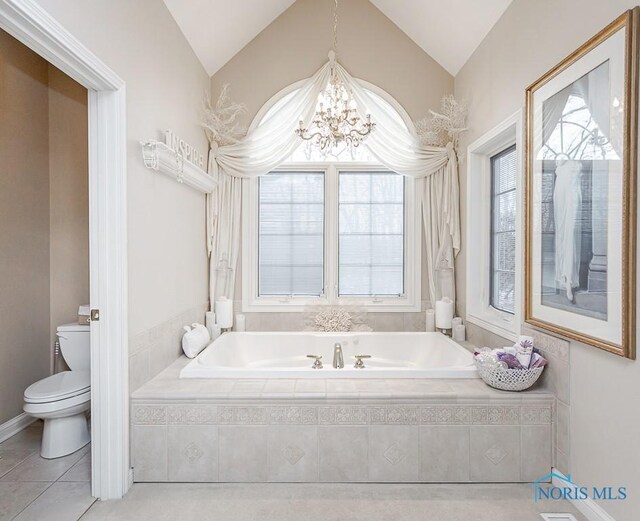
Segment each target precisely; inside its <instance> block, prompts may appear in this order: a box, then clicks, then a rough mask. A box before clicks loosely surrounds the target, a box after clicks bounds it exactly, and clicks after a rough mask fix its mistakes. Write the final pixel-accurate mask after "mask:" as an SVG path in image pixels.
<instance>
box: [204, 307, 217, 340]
mask: <svg viewBox="0 0 640 521" xmlns="http://www.w3.org/2000/svg"><path fill="white" fill-rule="evenodd" d="M204 325H205V326H207V330H208V331H209V336H210V337H211V338H213V332H214V330H213V328H214V327H215V325H216V314H215V313H214V312H213V311H207V312H206V313H205V314H204Z"/></svg>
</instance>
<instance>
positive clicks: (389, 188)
mask: <svg viewBox="0 0 640 521" xmlns="http://www.w3.org/2000/svg"><path fill="white" fill-rule="evenodd" d="M404 199H405V197H404V179H403V177H402V176H400V175H398V174H395V173H393V172H341V173H340V175H339V201H338V206H339V210H338V213H339V215H338V230H339V238H338V239H339V244H338V248H339V255H338V257H339V259H338V262H339V266H338V272H339V281H338V293H339V295H341V296H342V295H358V296H373V295H380V296H382V295H402V294H403V293H404V213H405V212H404Z"/></svg>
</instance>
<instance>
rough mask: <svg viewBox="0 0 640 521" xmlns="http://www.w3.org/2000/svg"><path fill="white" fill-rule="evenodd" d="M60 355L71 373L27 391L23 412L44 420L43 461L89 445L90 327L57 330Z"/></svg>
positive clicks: (44, 381) (80, 326) (54, 377)
mask: <svg viewBox="0 0 640 521" xmlns="http://www.w3.org/2000/svg"><path fill="white" fill-rule="evenodd" d="M57 336H58V339H59V341H60V351H61V352H62V356H63V358H64V360H65V362H67V365H68V366H69V368H70V369H71V371H63V372H61V373H57V374H54V375H52V376H48V377H47V378H43V379H42V380H40V381H38V382H36V383H34V384H32V385H30V386H29V387H27V390H26V391H25V392H24V407H23V409H24V412H26V413H27V414H29V415H30V416H34V417H35V418H40V419H42V420H44V431H43V433H42V447H41V449H40V455H41V456H42V457H43V458H49V459H50V458H59V457H61V456H66V455H67V454H71V453H72V452H75V451H77V450H78V449H80V448H82V447H84V446H85V445H86V444H87V443H89V440H90V436H89V428H88V426H87V416H86V412H87V411H88V410H89V408H90V407H91V373H90V360H91V358H90V348H91V340H90V339H91V336H90V332H89V325H78V324H64V325H62V326H59V327H58V332H57Z"/></svg>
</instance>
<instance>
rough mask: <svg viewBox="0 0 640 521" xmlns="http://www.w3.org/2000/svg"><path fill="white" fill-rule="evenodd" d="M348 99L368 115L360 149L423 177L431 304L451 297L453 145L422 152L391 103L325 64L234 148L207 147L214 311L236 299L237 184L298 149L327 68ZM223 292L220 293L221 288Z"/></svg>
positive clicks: (456, 205) (455, 239)
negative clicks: (212, 186)
mask: <svg viewBox="0 0 640 521" xmlns="http://www.w3.org/2000/svg"><path fill="white" fill-rule="evenodd" d="M333 67H335V72H336V74H337V75H338V77H339V78H340V79H341V80H342V81H343V82H344V84H345V86H346V88H347V89H350V90H351V91H352V93H353V96H354V99H355V101H356V103H357V105H358V111H359V112H360V116H361V117H364V115H366V114H371V118H372V121H374V122H375V123H376V128H375V130H374V131H373V132H372V133H371V134H370V135H369V136H368V137H367V139H366V141H365V142H364V145H365V146H367V147H368V148H369V149H370V151H371V153H372V155H373V156H374V157H376V158H377V159H378V161H380V163H382V164H383V165H384V166H386V167H387V168H389V169H390V170H393V171H394V172H397V173H399V174H402V175H406V176H410V177H413V178H426V179H425V180H424V181H422V182H420V183H418V186H420V185H422V186H421V189H422V191H421V195H422V211H423V220H424V223H425V227H424V228H425V238H426V247H427V259H426V266H427V277H428V281H429V288H428V289H429V295H428V298H429V299H430V301H431V302H432V303H433V302H435V300H436V299H439V298H441V297H443V296H448V297H449V298H451V299H454V298H455V287H454V284H453V280H454V278H453V274H454V259H455V256H456V255H457V253H458V251H459V249H460V197H459V191H458V162H457V157H456V153H455V151H454V149H453V146H452V145H451V144H449V145H447V146H446V147H443V148H441V147H426V146H421V145H420V144H419V142H418V139H417V137H416V135H415V133H414V132H413V131H412V129H408V128H407V127H406V126H405V125H403V124H402V123H400V121H399V120H398V117H397V114H393V113H391V112H390V110H393V109H392V108H391V107H390V106H389V104H388V103H386V102H385V103H381V101H380V99H379V98H378V97H377V96H372V95H371V94H370V92H369V91H368V90H367V89H366V88H364V87H363V86H362V85H361V84H360V82H358V80H357V79H355V78H353V77H352V76H351V75H350V74H349V73H348V72H347V71H346V70H345V69H344V68H343V67H342V66H341V65H340V64H339V63H337V62H332V61H329V62H327V63H326V64H325V65H324V66H323V67H322V68H321V69H320V70H318V72H316V73H315V74H314V75H313V76H312V77H311V78H309V79H308V80H307V81H306V82H305V83H304V84H303V85H302V87H301V88H300V89H299V90H297V91H296V92H295V93H294V94H293V95H291V96H290V97H289V98H288V101H287V102H286V103H284V104H283V105H282V107H281V109H280V110H278V111H277V112H276V113H274V114H272V115H271V116H269V117H268V118H266V119H264V120H263V121H261V122H260V124H259V125H257V126H256V127H255V128H253V129H252V130H250V131H249V132H248V133H247V135H246V136H245V137H244V138H243V139H242V140H241V141H240V142H239V143H236V144H233V145H227V146H223V147H219V148H218V146H217V145H216V144H215V143H212V146H211V153H210V158H209V172H210V173H211V174H212V175H213V176H214V177H216V179H217V181H218V187H217V189H216V190H215V191H214V193H213V194H211V195H210V196H209V200H208V202H207V217H208V223H207V233H208V238H207V244H208V250H209V256H210V288H209V291H210V293H209V295H210V301H211V306H213V302H214V300H215V298H216V297H217V296H220V295H226V296H227V297H229V298H233V296H234V283H233V280H234V279H235V275H236V273H237V262H238V254H239V250H240V232H241V226H240V218H241V215H240V212H241V204H242V179H246V178H253V177H257V176H261V175H266V174H268V173H269V172H270V171H272V170H274V169H276V168H277V167H278V166H280V165H281V164H282V163H283V162H284V161H285V160H286V159H287V158H288V157H289V156H291V154H293V152H294V151H295V150H296V149H297V148H298V147H299V146H300V138H299V137H298V136H297V135H296V133H295V130H296V128H297V127H298V122H299V121H300V120H302V122H303V124H304V126H305V127H308V126H309V124H310V123H311V120H312V119H313V115H314V113H315V110H316V105H317V102H318V96H319V95H320V93H321V92H322V91H323V90H324V89H325V87H326V86H327V84H328V82H329V79H330V77H331V71H332V68H333ZM221 259H226V260H227V261H228V262H229V268H231V270H232V277H231V279H232V280H231V281H229V280H226V281H225V282H224V284H222V281H220V280H217V279H218V278H219V277H218V275H217V268H218V267H219V265H220V261H221ZM221 285H223V286H224V287H220V286H221Z"/></svg>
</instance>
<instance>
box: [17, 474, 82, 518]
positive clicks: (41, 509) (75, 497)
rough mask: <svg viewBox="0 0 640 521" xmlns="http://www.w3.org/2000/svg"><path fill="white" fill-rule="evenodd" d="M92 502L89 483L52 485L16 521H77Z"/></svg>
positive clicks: (59, 483)
mask: <svg viewBox="0 0 640 521" xmlns="http://www.w3.org/2000/svg"><path fill="white" fill-rule="evenodd" d="M94 501H95V498H93V497H91V485H90V484H89V483H62V482H58V483H54V484H53V485H51V486H50V487H49V488H48V489H47V490H46V491H45V492H44V493H43V494H42V495H41V496H39V497H38V498H37V499H36V500H35V501H34V502H33V503H31V504H30V505H29V506H28V507H27V508H25V509H24V510H23V511H22V513H21V514H20V515H19V516H18V517H16V521H77V520H78V519H80V517H81V516H82V514H83V513H84V512H86V511H87V509H88V508H89V507H90V506H91V505H92V503H93V502H94Z"/></svg>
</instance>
